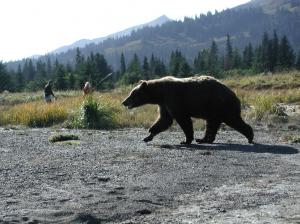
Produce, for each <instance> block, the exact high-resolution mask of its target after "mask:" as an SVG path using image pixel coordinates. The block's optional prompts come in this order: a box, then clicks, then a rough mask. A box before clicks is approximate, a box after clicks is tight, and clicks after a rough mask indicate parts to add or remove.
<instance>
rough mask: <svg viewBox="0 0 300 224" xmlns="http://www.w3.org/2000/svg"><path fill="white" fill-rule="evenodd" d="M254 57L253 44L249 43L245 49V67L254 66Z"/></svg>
mask: <svg viewBox="0 0 300 224" xmlns="http://www.w3.org/2000/svg"><path fill="white" fill-rule="evenodd" d="M253 57H254V53H253V48H252V44H251V43H249V44H248V45H247V46H246V47H245V49H244V51H243V67H244V68H246V69H249V68H251V67H252V65H253Z"/></svg>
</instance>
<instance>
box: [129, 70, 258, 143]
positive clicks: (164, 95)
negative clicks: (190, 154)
mask: <svg viewBox="0 0 300 224" xmlns="http://www.w3.org/2000/svg"><path fill="white" fill-rule="evenodd" d="M144 104H157V105H158V106H159V117H158V119H157V120H156V122H155V123H154V124H153V125H152V127H151V128H150V129H149V132H150V135H149V136H148V137H146V138H145V139H144V141H145V142H148V141H151V140H152V139H153V137H154V136H155V135H157V134H158V133H160V132H162V131H165V130H166V129H168V128H169V127H170V126H171V125H172V123H173V119H175V120H176V121H177V123H178V124H179V126H180V127H181V128H182V130H183V132H184V134H185V136H186V140H185V141H184V142H182V144H190V143H191V142H192V141H193V139H194V130H193V123H192V119H191V118H192V117H194V118H201V119H204V120H206V131H205V135H204V138H202V139H196V141H197V142H198V143H212V142H213V141H214V140H215V137H216V134H217V131H218V129H219V128H220V125H221V123H223V122H224V123H225V124H227V125H229V126H230V127H232V128H234V129H235V130H237V131H238V132H240V133H241V134H243V135H244V136H246V138H247V139H248V142H249V143H252V141H253V130H252V128H251V126H250V125H248V124H246V123H245V122H244V121H243V119H242V118H241V103H240V101H239V99H238V98H237V96H236V95H235V93H234V92H233V91H231V90H230V89H229V88H228V87H226V86H225V85H224V84H222V83H221V82H219V81H218V80H216V79H214V78H213V77H210V76H198V77H190V78H182V79H179V78H174V77H171V76H167V77H164V78H161V79H154V80H149V81H141V82H140V84H139V85H138V86H136V87H135V88H134V89H133V90H132V91H131V92H130V94H129V96H128V97H127V98H126V99H125V100H124V102H123V105H124V106H126V107H128V108H129V109H131V108H134V107H139V106H142V105H144Z"/></svg>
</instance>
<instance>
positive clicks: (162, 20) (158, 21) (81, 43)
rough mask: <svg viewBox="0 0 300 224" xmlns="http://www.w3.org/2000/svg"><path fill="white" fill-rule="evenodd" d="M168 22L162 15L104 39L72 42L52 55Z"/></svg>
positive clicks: (168, 19)
mask: <svg viewBox="0 0 300 224" xmlns="http://www.w3.org/2000/svg"><path fill="white" fill-rule="evenodd" d="M169 21H172V20H171V19H170V18H168V17H167V16H166V15H162V16H160V17H158V18H156V19H154V20H152V21H150V22H148V23H144V24H141V25H137V26H133V27H130V28H127V29H125V30H122V31H119V32H116V33H113V34H110V35H108V36H106V37H99V38H95V39H92V40H89V39H81V40H78V41H76V42H74V43H73V44H70V45H67V46H63V47H60V48H58V49H56V50H54V51H53V52H52V53H54V54H60V53H63V52H66V51H68V50H70V49H74V48H77V47H79V48H82V47H85V46H86V45H88V44H92V43H94V44H98V43H100V42H102V41H104V40H105V39H108V38H119V37H122V36H128V35H130V34H131V32H132V31H134V30H138V29H141V28H143V27H155V26H161V25H162V24H164V23H166V22H169Z"/></svg>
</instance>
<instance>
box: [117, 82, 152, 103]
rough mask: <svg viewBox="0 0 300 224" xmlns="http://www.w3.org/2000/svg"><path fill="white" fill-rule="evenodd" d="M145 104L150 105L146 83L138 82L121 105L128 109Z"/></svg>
mask: <svg viewBox="0 0 300 224" xmlns="http://www.w3.org/2000/svg"><path fill="white" fill-rule="evenodd" d="M147 103H150V95H149V90H148V83H147V81H140V84H139V85H138V86H136V87H135V88H134V89H133V90H132V91H131V92H130V94H129V96H128V97H127V98H126V99H125V100H124V101H123V102H122V104H123V105H124V106H125V107H127V108H128V109H132V108H134V107H139V106H142V105H145V104H147Z"/></svg>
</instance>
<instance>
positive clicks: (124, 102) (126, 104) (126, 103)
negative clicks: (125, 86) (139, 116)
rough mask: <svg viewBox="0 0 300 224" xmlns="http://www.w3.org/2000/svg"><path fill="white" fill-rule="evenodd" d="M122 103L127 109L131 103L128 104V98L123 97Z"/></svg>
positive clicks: (130, 106)
mask: <svg viewBox="0 0 300 224" xmlns="http://www.w3.org/2000/svg"><path fill="white" fill-rule="evenodd" d="M122 105H123V106H125V107H127V108H128V109H131V108H132V105H131V104H130V102H129V98H127V99H125V100H124V101H123V102H122Z"/></svg>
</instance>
